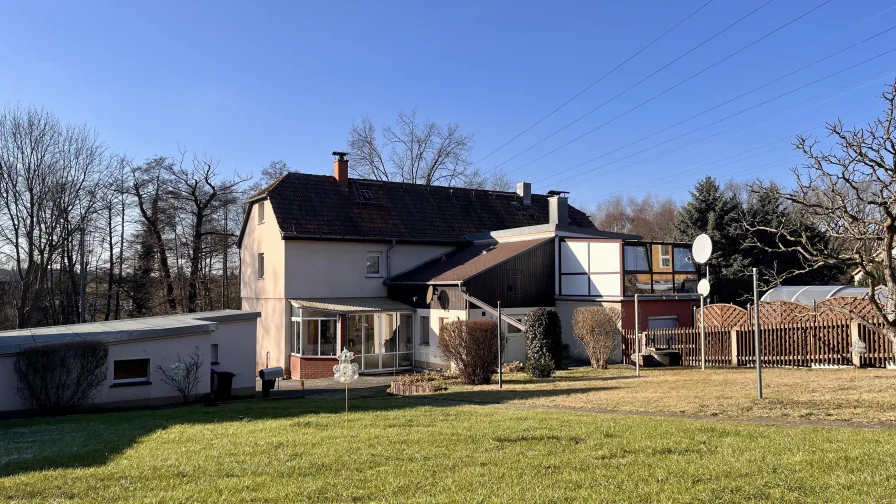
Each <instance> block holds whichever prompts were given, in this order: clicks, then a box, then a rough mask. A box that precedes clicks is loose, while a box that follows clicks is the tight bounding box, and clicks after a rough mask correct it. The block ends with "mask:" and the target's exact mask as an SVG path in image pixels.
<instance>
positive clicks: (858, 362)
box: [849, 320, 862, 368]
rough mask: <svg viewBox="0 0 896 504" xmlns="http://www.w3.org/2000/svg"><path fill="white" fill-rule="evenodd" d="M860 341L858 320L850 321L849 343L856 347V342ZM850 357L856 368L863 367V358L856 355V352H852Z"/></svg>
mask: <svg viewBox="0 0 896 504" xmlns="http://www.w3.org/2000/svg"><path fill="white" fill-rule="evenodd" d="M858 339H859V321H858V320H850V321H849V342H850V344H851V345H855V343H856V340H858ZM850 357H851V358H852V365H853V366H855V367H857V368H858V367H862V357H861V356H858V355H856V353H855V352H850Z"/></svg>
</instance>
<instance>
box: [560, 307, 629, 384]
mask: <svg viewBox="0 0 896 504" xmlns="http://www.w3.org/2000/svg"><path fill="white" fill-rule="evenodd" d="M621 322H622V311H620V310H619V308H613V307H604V306H587V307H581V308H576V310H575V311H574V312H573V314H572V328H573V333H574V334H575V337H576V338H577V339H578V340H579V341H581V342H582V346H584V347H585V353H586V354H588V358H589V359H590V360H591V366H592V367H596V368H600V369H607V364H609V362H610V357H611V356H612V355H613V352H614V351H616V349H617V348H619V346H620V345H621V344H622V332H621V331H620V329H619V327H620V323H621Z"/></svg>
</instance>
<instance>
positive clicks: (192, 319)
mask: <svg viewBox="0 0 896 504" xmlns="http://www.w3.org/2000/svg"><path fill="white" fill-rule="evenodd" d="M259 316H260V314H259V313H258V312H247V311H241V310H219V311H212V312H198V313H183V314H176V315H163V316H160V317H145V318H136V319H125V320H110V321H108V322H90V323H86V324H71V325H59V326H50V327H35V328H32V329H18V330H14V331H0V355H4V354H13V353H18V352H20V351H22V350H24V349H25V348H27V347H29V346H32V345H36V344H49V343H61V342H63V341H70V340H97V341H102V342H105V343H116V342H122V341H131V340H143V339H155V338H170V337H174V336H180V335H185V334H196V333H203V332H212V331H214V330H215V329H217V327H218V324H217V323H218V322H232V321H235V320H245V319H256V318H258V317H259Z"/></svg>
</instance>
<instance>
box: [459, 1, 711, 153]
mask: <svg viewBox="0 0 896 504" xmlns="http://www.w3.org/2000/svg"><path fill="white" fill-rule="evenodd" d="M713 1H714V0H709V1H708V2H706V3H704V4H703V5H701V6H700V7H698V8H697V10H695V11H694V12H692V13H690V14H688V15H687V17H685V18H684V19H682V20H681V21H679V22H677V23H675V25H673V26H672V27H671V28H669V29H668V30H666V31H665V32H663V33H662V34H661V35H660V36H659V37H657V38H655V39H653V40H652V41H650V43H648V44H647V45H645V46H644V47H642V48H641V49H639V50H638V51H637V52H635V53H634V54H632V55H631V56H629V57H628V58H626V59H625V60H623V61H622V63H619V64H618V65H616V66H615V67H613V68H612V69H611V70H610V71H609V72H607V73H605V74H603V75H601V76H600V77H599V78H598V79H597V80H595V81H594V82H592V83H591V84H588V86H586V87H585V88H584V89H582V90H581V91H579V92H578V93H576V94H574V95H573V96H572V98H569V99H568V100H566V101H565V102H563V103H561V104H560V106H558V107H557V108H555V109H554V110H552V111H550V112H548V114H547V115H545V116H544V117H542V118H541V119H539V120H537V121H535V122H534V123H532V124H531V125H530V126H529V127H528V128H526V129H524V130H523V131H521V132H519V133H518V134H517V135H516V136H514V137H513V138H511V139H510V140H508V141H506V142H504V143H503V144H501V145H500V146H498V148H497V149H495V150H493V151H491V152H489V153H488V154H486V155H485V157H483V158H482V159H480V160H479V161H477V162H476V163H475V164H479V163H481V162H483V161H485V160H486V159H488V158H489V157H491V155H492V154H494V153H496V152H498V151H499V150H501V149H503V148H504V147H506V146H507V145H509V144H510V143H511V142H513V141H514V140H516V139H517V138H519V137H521V136H523V135H525V134H526V133H528V132H529V131H530V130H531V129H532V128H534V127H536V126H538V125H539V124H541V123H542V122H543V121H544V120H545V119H547V118H549V117H551V116H552V115H554V114H556V113H557V112H558V111H559V110H560V109H562V108H563V107H565V106H567V105H569V103H570V102H572V101H573V100H575V99H576V98H578V97H579V96H581V95H582V94H584V93H585V92H587V91H588V90H589V89H591V88H593V87H594V86H596V85H598V84H600V83H601V81H603V80H604V79H606V78H607V77H609V76H610V75H612V74H613V73H614V72H616V70H619V69H620V68H622V67H623V66H625V64H626V63H628V62H629V61H631V60H633V59H635V58H636V57H637V56H638V55H640V54H641V53H643V52H644V51H646V50H647V49H649V48H650V47H652V46H653V45H654V44H656V43H657V42H659V41H660V40H661V39H662V38H664V37H665V36H666V35H668V34H670V33H672V32H673V31H674V30H675V29H676V28H678V27H679V26H681V25H682V24H684V23H685V22H686V21H687V20H689V19H691V18H692V17H694V16H695V15H696V14H697V13H698V12H700V11H702V10H703V9H704V8H705V7H706V6H708V5H709V4H711V3H712V2H713ZM505 122H506V121H505Z"/></svg>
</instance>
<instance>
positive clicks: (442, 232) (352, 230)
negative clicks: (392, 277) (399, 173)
mask: <svg viewBox="0 0 896 504" xmlns="http://www.w3.org/2000/svg"><path fill="white" fill-rule="evenodd" d="M264 198H267V199H268V200H269V201H270V207H271V209H272V210H273V211H274V215H275V216H276V218H277V223H278V224H279V226H280V233H281V235H282V237H283V238H284V239H339V240H355V241H374V240H384V241H391V240H397V241H403V242H425V243H435V242H438V243H456V244H459V243H465V242H466V241H467V240H466V238H465V237H466V235H470V234H477V233H485V232H488V231H494V230H497V229H509V228H519V227H526V226H534V225H539V224H547V223H548V196H547V195H544V194H533V195H532V204H531V205H524V204H523V202H522V198H521V197H520V196H519V195H518V194H517V193H515V192H506V191H487V190H481V189H466V188H459V187H444V186H427V185H421V184H409V183H403V182H384V181H376V180H364V179H351V178H350V179H349V181H348V184H347V185H344V186H342V185H339V184H338V183H337V182H336V179H335V178H334V177H332V176H330V175H312V174H307V173H288V174H286V175H284V176H282V177H280V178H279V179H278V180H276V181H274V182H273V183H272V184H270V185H269V186H268V187H267V188H265V190H263V191H261V192H259V193H257V194H256V195H255V196H253V198H251V199H250V201H256V200H260V199H264ZM568 217H569V224H570V225H573V226H578V227H582V228H590V229H594V224H593V223H592V222H591V220H590V219H589V218H588V216H587V215H586V214H585V213H584V212H582V211H581V210H579V209H577V208H575V207H573V206H570V207H569V211H568ZM247 223H248V210H247V213H246V216H245V217H244V219H243V229H245V226H246V225H247ZM242 233H243V231H241V232H240V242H241V241H242Z"/></svg>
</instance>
